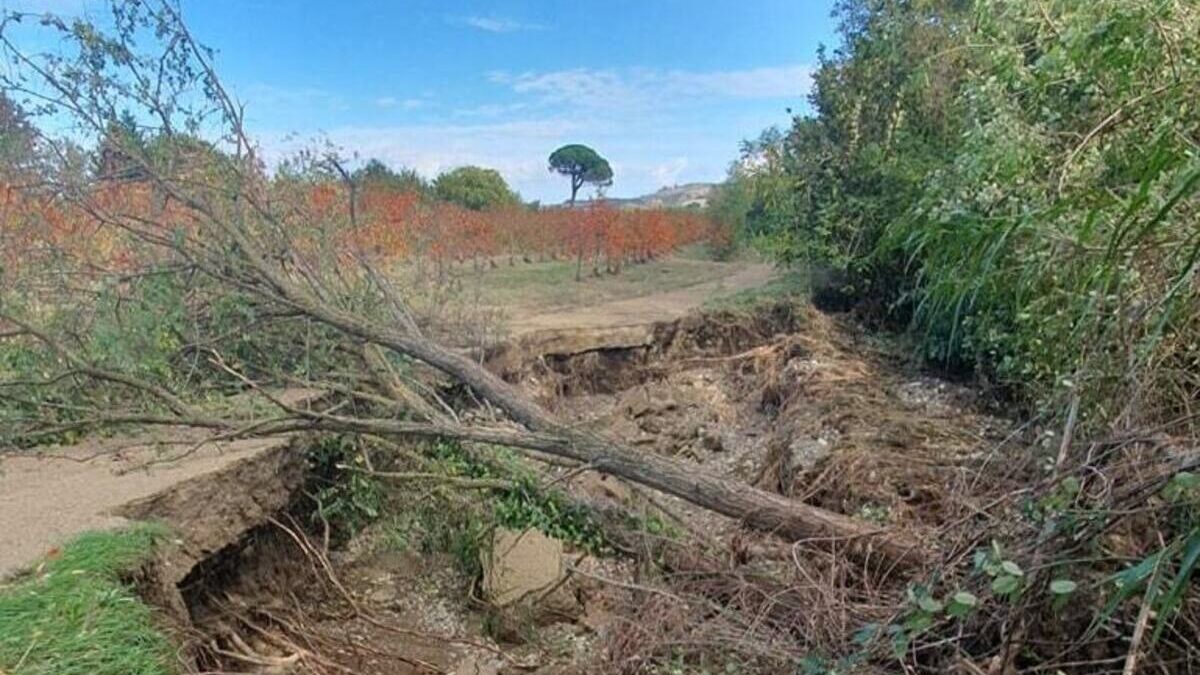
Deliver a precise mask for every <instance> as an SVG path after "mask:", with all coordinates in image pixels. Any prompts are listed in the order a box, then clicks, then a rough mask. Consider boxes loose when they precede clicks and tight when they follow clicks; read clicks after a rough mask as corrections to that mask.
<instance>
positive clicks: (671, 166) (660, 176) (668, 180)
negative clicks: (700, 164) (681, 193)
mask: <svg viewBox="0 0 1200 675" xmlns="http://www.w3.org/2000/svg"><path fill="white" fill-rule="evenodd" d="M688 164H689V162H688V158H687V157H676V158H674V159H672V160H670V161H668V162H664V163H662V164H659V165H657V166H655V167H653V168H652V169H651V170H650V175H651V176H652V177H653V178H654V180H655V181H656V182H657V183H658V184H659V185H678V184H679V177H680V176H681V175H682V174H683V172H684V170H685V169H687V168H688Z"/></svg>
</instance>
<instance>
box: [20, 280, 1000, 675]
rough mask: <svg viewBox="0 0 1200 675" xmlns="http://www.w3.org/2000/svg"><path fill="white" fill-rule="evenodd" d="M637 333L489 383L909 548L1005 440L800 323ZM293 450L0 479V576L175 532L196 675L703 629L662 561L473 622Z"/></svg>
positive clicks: (275, 447) (476, 615)
mask: <svg viewBox="0 0 1200 675" xmlns="http://www.w3.org/2000/svg"><path fill="white" fill-rule="evenodd" d="M759 281H761V280H759ZM705 292H706V293H708V292H711V289H709V290H708V291H705ZM664 295H665V294H664ZM641 306H642V309H641V310H637V311H633V310H631V311H630V313H629V314H628V316H630V317H634V320H636V321H642V320H647V321H648V320H649V319H650V317H651V315H652V314H654V313H655V312H657V311H658V307H659V305H658V304H656V302H645V301H644V299H643V302H642V305H641ZM643 310H644V313H639V312H642V311H643ZM592 311H593V312H600V310H599V309H596V308H593V310H592ZM672 311H673V310H672ZM668 313H669V312H668ZM596 316H601V314H597V315H596ZM610 319H611V317H610ZM564 320H566V319H564ZM597 320H600V319H597ZM547 321H549V320H547ZM637 329H638V330H639V331H642V332H643V333H644V334H645V338H644V339H641V340H639V341H635V344H632V345H625V344H622V343H621V342H619V341H618V342H615V343H614V342H612V341H607V342H606V341H605V340H607V338H601V339H599V341H598V344H600V345H602V346H600V347H594V348H584V349H580V350H576V351H575V352H570V351H559V352H553V351H552V352H549V353H547V352H546V351H538V350H533V351H529V349H530V343H529V342H518V346H517V347H516V348H514V349H513V350H510V351H509V352H508V353H507V354H506V356H505V359H504V360H503V361H501V362H499V363H498V366H499V367H500V369H501V370H502V371H503V373H504V374H505V375H506V376H507V377H508V378H510V379H512V380H514V381H517V382H519V383H521V385H522V386H524V387H525V388H527V389H528V390H529V391H530V392H531V393H532V394H533V395H534V396H536V397H537V398H539V399H540V400H542V401H543V402H544V403H546V404H547V405H549V406H551V407H552V408H554V409H556V410H557V411H558V412H559V413H560V414H561V415H563V416H565V417H566V418H568V419H572V420H575V421H577V422H578V423H579V424H581V425H586V426H589V427H592V428H595V429H598V430H602V431H604V432H605V433H607V434H611V435H613V436H615V437H616V438H619V439H621V440H623V441H625V442H627V443H629V444H631V445H633V446H635V447H639V448H643V449H644V450H645V451H646V452H654V453H660V454H667V455H672V456H675V457H678V458H681V459H684V460H686V461H689V462H694V463H695V464H696V465H697V466H702V467H704V468H705V469H706V470H707V471H710V472H715V473H718V474H721V475H725V476H728V477H730V478H731V479H733V480H736V481H740V482H744V483H746V484H752V485H756V486H758V487H761V488H764V489H768V490H773V491H777V492H779V493H781V494H784V495H788V496H790V497H792V498H794V499H801V500H805V501H808V502H810V503H812V504H816V505H820V506H823V507H825V508H827V509H830V510H833V511H837V512H841V513H845V514H850V515H853V516H856V517H858V518H861V519H864V520H868V521H874V522H878V523H880V524H887V525H888V526H890V527H895V528H911V529H913V530H918V531H926V530H928V529H929V528H932V527H936V526H938V525H941V524H944V523H946V522H948V521H950V520H952V519H954V518H957V517H959V516H960V515H961V513H962V512H963V511H964V509H970V508H972V505H971V504H963V503H959V502H948V501H947V500H948V499H949V497H948V495H951V494H958V495H961V494H963V493H964V492H965V491H961V490H957V491H956V490H948V489H947V486H949V485H953V484H955V483H956V482H960V481H965V480H968V479H969V475H971V474H969V472H968V470H967V466H968V464H971V463H976V462H978V461H979V460H980V458H982V457H984V456H985V455H986V454H987V452H988V451H989V449H992V448H995V447H996V446H997V445H998V444H999V443H1000V442H1001V441H1002V439H1004V438H1005V436H1006V435H1008V434H1009V432H1010V431H1011V427H1012V425H1011V424H1010V423H1009V422H1008V421H1006V420H1004V419H1001V418H998V417H995V416H992V415H990V414H988V413H986V412H985V411H984V410H983V409H982V406H981V402H980V401H979V400H977V397H976V396H975V395H974V394H973V392H972V391H971V390H969V389H967V388H965V387H962V386H959V385H954V384H950V383H948V382H944V381H941V380H938V379H936V378H932V377H929V376H927V375H925V374H922V373H921V372H920V371H919V370H917V369H916V368H914V367H913V366H912V365H911V363H910V362H909V361H908V360H907V359H906V358H905V356H904V354H903V353H902V352H898V351H897V350H896V349H895V348H894V347H892V346H890V345H889V344H888V343H886V342H881V341H878V340H875V339H872V338H870V337H868V336H867V335H865V334H864V333H863V332H862V331H861V330H860V329H859V328H857V327H856V326H854V325H853V324H851V323H849V322H848V321H842V320H840V319H838V318H835V317H831V316H829V315H825V314H822V313H820V312H818V311H816V310H814V309H812V308H810V307H807V306H798V305H793V304H790V303H782V304H779V305H776V306H773V307H768V308H764V309H762V310H760V311H758V312H756V313H754V314H745V315H743V314H734V313H727V312H726V313H716V314H710V315H708V316H705V317H698V316H688V317H684V318H676V319H675V320H672V321H665V322H653V321H648V322H647V323H644V324H638V326H637ZM577 333H578V334H580V335H582V336H585V337H586V336H587V335H588V334H589V331H588V330H586V329H583V330H580V331H577ZM607 335H609V336H611V335H612V334H611V333H608V334H607ZM559 344H560V345H561V344H562V343H559ZM579 344H580V345H584V346H585V347H586V345H587V344H590V343H588V342H587V340H584V341H583V342H581V343H579ZM113 442H114V443H115V441H113ZM163 442H164V443H166V442H167V441H163ZM292 442H293V441H291V440H289V439H282V440H277V441H271V442H267V443H265V444H261V443H260V444H258V445H248V446H245V447H242V446H229V447H212V448H190V450H189V454H188V455H187V456H186V457H185V458H183V459H182V461H176V462H173V463H167V464H164V465H159V464H157V463H156V460H157V459H159V458H160V454H161V453H162V452H163V449H164V448H167V449H170V448H177V447H180V443H181V439H180V438H173V439H170V441H169V444H167V445H163V446H160V447H156V446H154V445H153V444H148V443H146V442H144V441H143V442H141V443H140V445H136V447H131V448H128V449H125V450H122V451H120V452H118V453H116V454H104V455H101V456H90V455H95V454H96V450H104V449H109V448H75V449H71V450H69V451H65V452H64V451H58V452H56V453H55V454H57V455H59V456H58V457H57V458H54V459H50V458H46V457H42V458H36V459H35V458H11V457H10V458H6V459H5V460H4V461H5V465H4V467H5V472H4V474H3V475H0V536H3V537H7V538H12V536H13V534H14V533H15V534H17V535H20V533H21V532H22V531H34V532H37V533H38V536H23V537H20V538H19V539H17V540H14V541H13V543H11V544H10V543H9V542H8V541H0V544H4V545H2V546H0V555H6V556H7V558H0V561H3V562H7V563H8V564H14V565H15V564H21V563H25V562H28V560H29V559H30V558H31V557H33V556H35V555H37V554H38V553H41V552H44V551H45V549H46V548H48V547H50V546H53V545H56V544H57V542H58V541H59V539H58V537H60V536H63V535H64V534H65V533H69V532H66V531H67V530H74V529H82V528H86V527H96V526H110V525H112V524H114V523H116V522H120V521H119V519H120V518H122V517H129V518H160V519H166V520H167V521H168V522H170V523H172V524H173V525H174V526H175V527H176V529H177V530H179V531H180V532H182V533H183V534H182V535H181V539H180V544H179V545H178V546H177V547H174V549H173V550H172V551H171V552H169V553H168V555H167V556H166V557H165V558H164V559H163V560H160V561H158V565H157V568H156V569H155V570H152V571H151V572H149V573H145V574H144V575H143V576H144V577H145V578H142V579H140V584H141V586H142V587H143V591H144V594H145V595H146V596H147V597H148V598H150V599H152V600H153V601H154V602H156V603H157V604H159V605H160V606H162V607H164V609H167V610H169V611H170V612H171V613H173V615H174V620H175V625H176V629H177V630H178V631H179V637H180V640H181V641H182V643H183V644H185V645H186V647H187V650H186V653H187V654H188V655H190V656H191V657H192V658H194V659H195V666H196V667H197V668H198V669H204V670H210V671H221V672H316V673H326V672H329V673H333V672H357V673H368V674H375V673H378V674H380V675H382V674H384V673H428V672H444V673H464V674H465V673H516V672H542V673H570V672H580V673H582V672H596V671H597V670H598V669H600V668H601V667H603V666H604V664H608V665H610V666H611V665H612V664H614V663H622V664H625V665H621V666H619V667H616V668H615V669H616V670H621V669H625V668H628V663H629V661H628V659H630V658H633V659H635V660H636V659H637V658H640V656H639V655H640V653H641V651H642V650H648V649H652V648H654V645H656V644H658V643H656V642H655V640H659V641H661V640H668V638H669V634H670V633H671V631H672V630H685V631H690V632H688V633H687V639H695V636H696V635H699V634H701V633H700V632H699V631H697V630H696V629H695V628H694V627H688V626H689V625H690V624H689V622H691V621H693V620H695V619H696V617H697V616H699V615H697V614H696V613H695V612H689V611H687V609H686V608H687V604H686V602H685V603H684V604H678V603H677V604H675V605H672V604H671V603H672V602H674V601H673V600H671V598H672V597H675V598H676V599H678V597H679V596H673V595H672V594H671V593H666V595H656V594H654V593H651V594H650V595H646V594H645V592H643V590H640V589H642V588H643V587H642V586H640V585H639V583H638V575H637V573H636V569H635V568H636V567H637V566H638V564H639V561H640V562H641V563H644V562H645V561H646V560H654V559H656V556H657V555H658V554H655V553H652V552H651V551H650V549H646V550H645V551H642V552H640V553H639V552H637V551H629V552H627V553H626V554H624V557H622V558H614V559H609V560H601V559H596V558H592V557H589V556H584V555H582V554H581V553H580V552H578V551H569V552H568V556H567V557H568V558H570V559H571V560H572V561H573V562H572V566H573V567H572V574H571V576H572V581H571V583H572V586H571V587H570V593H571V594H572V596H573V598H574V600H573V601H572V602H578V603H579V607H578V611H572V612H570V613H569V615H567V614H564V615H562V616H559V617H556V618H552V619H550V620H546V621H538V622H537V623H536V635H532V636H531V635H529V634H518V633H520V630H516V631H515V632H514V631H513V630H509V629H507V628H506V627H505V625H504V623H503V622H501V623H499V624H497V623H496V619H495V614H493V613H492V612H491V611H490V610H488V609H487V608H486V607H485V603H483V602H482V601H481V600H480V593H481V590H480V580H479V579H475V578H469V577H467V576H466V575H464V573H462V572H461V571H459V569H460V568H459V567H458V566H456V565H455V564H454V562H453V561H452V560H451V559H450V558H449V557H448V556H447V555H446V554H442V553H418V552H416V551H415V549H412V548H407V549H405V548H404V547H399V548H397V547H395V546H388V545H385V544H381V542H380V540H379V532H378V531H375V530H371V529H369V530H368V531H367V532H366V533H364V534H362V535H360V536H359V537H357V538H355V539H351V540H350V541H349V543H347V544H345V545H343V546H340V547H335V548H334V550H328V549H327V548H326V546H325V545H324V544H322V543H319V542H320V539H321V529H320V527H319V524H318V523H317V522H316V521H314V520H313V519H312V518H311V517H310V513H311V508H312V507H311V503H309V502H308V501H307V498H306V496H305V495H306V494H308V491H307V489H306V487H305V486H304V483H305V480H306V477H305V475H304V465H303V463H302V462H300V463H297V462H295V461H294V459H295V458H296V457H297V456H301V455H302V453H300V452H298V451H296V449H295V448H293V447H291V446H290V444H291V443H292ZM183 447H187V446H186V445H185V446H183ZM287 458H291V460H289V459H287ZM138 467H141V468H138ZM133 469H136V470H133ZM549 471H550V472H551V474H553V473H554V472H556V471H557V472H558V475H559V476H560V477H565V478H566V480H565V481H563V482H562V487H564V488H566V489H567V490H568V492H570V493H571V494H572V495H574V496H575V497H576V498H578V499H579V500H581V501H583V502H585V503H591V504H594V505H599V506H601V507H603V506H604V505H605V504H608V505H612V506H615V507H617V508H624V509H634V510H638V511H640V512H650V511H654V512H658V513H662V514H664V515H665V516H667V517H669V518H670V519H672V522H674V523H675V525H676V526H677V527H678V528H680V531H681V534H682V536H683V537H685V539H687V538H690V537H694V538H695V541H697V542H703V546H704V547H707V548H706V550H708V551H710V552H711V551H714V550H715V551H721V550H724V551H727V552H728V555H729V560H730V561H732V563H731V564H734V565H739V564H741V562H742V561H746V560H750V559H752V558H753V557H754V554H753V553H750V552H749V551H750V547H752V546H753V542H755V541H758V542H763V541H766V539H764V538H763V537H761V536H760V535H752V536H751V535H748V534H747V533H746V532H744V531H743V530H742V528H740V527H739V525H738V523H737V522H734V521H732V520H730V519H728V518H724V517H722V516H718V515H715V514H712V513H710V512H707V511H703V510H701V509H698V508H696V507H692V506H690V505H689V504H687V503H684V502H682V501H680V500H678V499H673V498H669V497H663V496H661V495H659V496H654V495H648V494H647V493H646V492H644V491H642V490H638V489H636V488H635V487H633V486H630V485H625V484H623V483H621V482H620V481H619V480H616V479H612V478H602V477H599V476H597V475H595V474H592V473H585V474H579V473H578V472H572V473H571V475H569V476H568V475H566V472H564V471H563V470H561V469H552V470H549ZM548 478H550V476H548ZM551 480H553V479H552V478H551ZM49 499H53V500H54V503H55V508H53V509H52V508H48V507H47V505H46V504H45V503H44V502H45V500H49ZM39 500H41V501H39ZM39 504H40V506H39ZM59 524H62V525H61V526H60V525H59ZM748 542H750V543H748ZM9 558H11V561H10V560H9ZM756 569H757V570H758V571H757V572H755V574H759V575H761V574H764V573H767V571H768V570H772V569H774V570H775V571H773V572H770V574H772V575H774V577H775V578H776V579H777V580H779V583H781V584H785V585H786V584H787V583H788V582H787V581H786V580H787V579H788V578H789V576H788V575H791V574H795V573H796V572H795V570H794V569H792V568H791V565H790V563H789V562H786V561H785V562H784V563H782V567H779V566H778V565H777V566H776V567H771V566H769V565H768V566H767V567H762V566H760V567H758V568H756ZM589 570H590V571H589ZM782 587H784V586H781V588H782ZM795 588H798V587H793V589H792V591H789V592H793V591H794V590H795ZM822 592H823V593H824V592H827V591H822ZM680 602H682V601H680ZM672 617H673V618H672ZM844 620H845V621H846V622H847V623H848V622H850V621H851V620H852V618H851V617H849V616H847V617H846V618H845V619H844ZM853 620H858V618H857V617H854V618H853ZM764 625H766V624H764ZM812 629H813V630H815V631H819V630H828V631H829V632H830V633H831V634H832V633H834V632H836V630H840V627H836V626H819V627H812ZM521 630H527V629H521ZM747 630H750V629H747ZM754 630H757V628H754ZM664 636H668V637H664ZM669 639H683V636H676V637H675V638H669ZM622 659H624V660H622Z"/></svg>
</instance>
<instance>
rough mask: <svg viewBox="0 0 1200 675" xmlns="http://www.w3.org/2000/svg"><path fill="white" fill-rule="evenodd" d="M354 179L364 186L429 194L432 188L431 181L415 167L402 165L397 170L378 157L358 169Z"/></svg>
mask: <svg viewBox="0 0 1200 675" xmlns="http://www.w3.org/2000/svg"><path fill="white" fill-rule="evenodd" d="M354 181H355V182H356V183H358V184H359V185H362V186H364V187H367V186H370V187H382V188H387V189H389V190H399V191H401V192H415V193H417V194H421V195H424V194H427V193H428V192H429V189H430V188H429V183H428V182H427V181H426V180H425V179H424V178H422V177H421V174H419V173H417V172H416V171H415V170H414V169H409V168H407V167H401V168H400V170H399V171H396V170H393V169H392V168H391V167H390V166H388V165H387V164H384V163H383V162H382V161H380V160H378V159H370V160H368V161H367V163H366V164H365V165H363V166H362V167H360V168H358V169H356V170H355V171H354Z"/></svg>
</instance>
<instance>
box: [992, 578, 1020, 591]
mask: <svg viewBox="0 0 1200 675" xmlns="http://www.w3.org/2000/svg"><path fill="white" fill-rule="evenodd" d="M1020 585H1021V580H1020V579H1018V578H1017V577H1014V576H1011V575H1008V574H1005V575H1003V576H998V577H996V580H995V581H993V582H992V592H993V593H995V594H996V595H1008V594H1010V593H1012V592H1013V591H1015V590H1017V587H1018V586H1020Z"/></svg>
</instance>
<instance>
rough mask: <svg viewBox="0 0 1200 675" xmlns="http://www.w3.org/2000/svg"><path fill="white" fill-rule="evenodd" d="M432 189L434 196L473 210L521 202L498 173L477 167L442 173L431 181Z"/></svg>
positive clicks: (462, 167)
mask: <svg viewBox="0 0 1200 675" xmlns="http://www.w3.org/2000/svg"><path fill="white" fill-rule="evenodd" d="M433 192H434V194H435V195H437V198H438V199H441V200H443V201H447V202H451V203H453V204H458V205H459V206H463V207H466V208H468V209H471V210H473V211H483V210H486V209H491V208H498V207H501V206H512V205H513V204H518V203H520V201H521V197H520V195H518V194H517V193H515V192H513V191H512V190H511V189H510V188H509V187H508V183H506V182H504V177H503V176H501V175H500V172H498V171H496V170H495V169H485V168H483V167H480V166H461V167H459V168H457V169H454V170H453V171H447V172H446V173H443V174H442V175H440V176H438V177H437V178H436V179H435V180H434V181H433Z"/></svg>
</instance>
